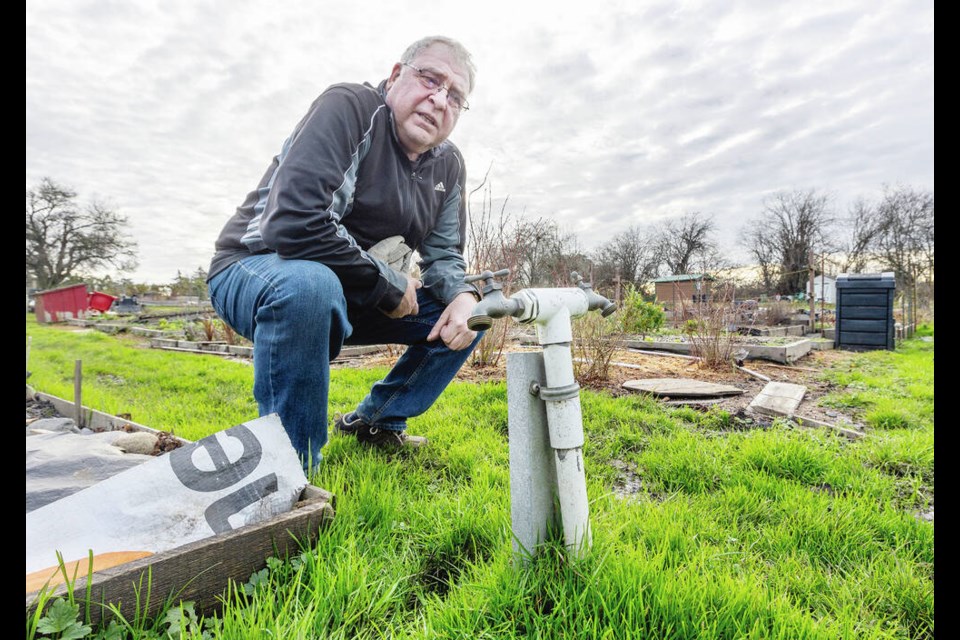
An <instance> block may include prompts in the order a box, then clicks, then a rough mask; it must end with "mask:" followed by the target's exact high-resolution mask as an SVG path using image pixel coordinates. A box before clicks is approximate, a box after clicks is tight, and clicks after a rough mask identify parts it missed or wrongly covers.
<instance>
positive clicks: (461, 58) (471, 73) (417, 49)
mask: <svg viewBox="0 0 960 640" xmlns="http://www.w3.org/2000/svg"><path fill="white" fill-rule="evenodd" d="M435 44H442V45H443V46H445V47H447V48H448V49H450V51H451V52H452V53H453V57H454V59H455V60H456V61H457V62H458V63H459V64H461V65H463V68H464V69H466V71H467V80H468V81H469V83H470V86H469V87H468V88H467V92H468V93H470V92H472V91H473V86H474V84H475V82H476V74H477V68H476V67H475V66H474V64H473V59H472V58H471V56H470V52H469V51H467V48H466V47H464V46H463V45H462V44H460V43H459V42H457V41H456V40H454V39H453V38H448V37H447V36H427V37H426V38H420V39H419V40H417V41H416V42H414V43H413V44H412V45H410V46H409V47H407V50H406V51H404V52H403V55H402V56H400V62H405V63H410V62H412V61H413V59H414V58H416V57H417V56H418V55H420V53H421V52H422V51H423V50H424V49H426V48H427V47H429V46H431V45H435Z"/></svg>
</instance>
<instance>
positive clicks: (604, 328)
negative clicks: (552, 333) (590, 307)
mask: <svg viewBox="0 0 960 640" xmlns="http://www.w3.org/2000/svg"><path fill="white" fill-rule="evenodd" d="M572 328H573V346H572V350H573V374H574V377H575V378H576V379H577V382H578V383H579V384H581V385H584V386H586V385H588V384H591V383H597V382H604V381H606V380H609V379H610V362H611V361H612V360H613V355H614V354H615V353H616V352H617V350H618V349H620V348H621V347H623V343H624V339H625V337H626V334H625V333H624V330H623V322H622V321H621V319H620V316H619V314H614V315H612V316H608V317H606V318H604V317H603V316H601V315H600V314H599V313H595V312H590V313H587V314H586V315H583V316H580V317H579V318H574V319H573V322H572Z"/></svg>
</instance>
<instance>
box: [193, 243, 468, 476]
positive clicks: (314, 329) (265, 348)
mask: <svg viewBox="0 0 960 640" xmlns="http://www.w3.org/2000/svg"><path fill="white" fill-rule="evenodd" d="M209 287H210V300H211V302H212V303H213V306H214V309H215V310H216V312H217V314H218V315H219V316H220V317H221V318H222V319H223V320H224V321H226V322H227V323H228V324H229V325H230V326H231V327H232V328H233V329H234V330H235V331H236V332H237V333H239V334H240V335H242V336H243V337H245V338H247V339H248V340H251V341H252V342H253V375H254V382H253V395H254V398H256V400H257V405H258V406H259V410H260V415H267V414H270V413H277V414H278V415H279V416H280V420H281V422H282V423H283V426H284V428H285V429H286V431H287V433H288V434H289V436H290V441H291V442H292V443H293V446H294V448H295V449H296V451H297V453H298V454H299V455H300V457H301V459H302V460H303V464H304V468H305V469H307V470H308V472H309V471H310V470H311V469H312V468H314V467H316V465H317V464H318V463H319V462H320V460H321V459H322V456H321V454H320V449H321V448H323V446H324V445H325V444H326V443H327V395H328V389H329V386H330V361H331V360H333V359H334V358H336V357H337V355H338V354H339V353H340V348H341V347H342V346H343V345H344V344H356V345H362V344H405V345H408V348H407V350H406V351H405V352H404V354H403V355H402V356H401V357H400V359H399V360H398V361H397V363H396V364H395V365H394V366H393V369H391V370H390V372H389V373H388V374H387V376H386V377H385V378H384V379H383V380H381V381H379V382H377V383H376V384H375V385H374V386H373V388H372V389H371V390H370V393H369V394H367V397H366V398H364V399H363V401H362V402H361V403H360V404H359V405H358V406H357V409H356V413H357V415H358V416H359V417H360V419H361V420H363V421H364V422H366V423H367V424H373V425H376V426H377V427H380V428H383V429H392V430H397V431H400V430H403V429H405V428H406V425H407V419H408V418H411V417H413V416H418V415H420V414H422V413H423V412H424V411H426V410H427V409H429V408H430V407H431V406H432V405H433V403H434V402H435V401H436V399H437V398H438V397H439V396H440V394H441V393H442V392H443V390H444V389H445V388H446V386H447V385H448V384H449V383H450V381H451V380H453V378H454V376H455V375H456V374H457V371H459V370H460V367H461V366H463V363H464V362H466V360H467V358H468V357H469V356H470V353H471V351H472V350H473V347H475V346H476V344H477V342H479V340H480V337H481V335H479V334H478V335H477V338H476V340H474V342H473V344H472V345H471V346H470V347H469V348H467V349H463V350H461V351H453V350H451V349H449V348H447V346H446V345H445V344H444V343H443V340H441V339H439V338H438V339H436V340H434V341H431V342H427V341H426V337H427V334H428V333H430V329H432V328H433V325H434V324H436V322H437V320H438V319H439V318H440V314H441V313H443V310H444V308H445V305H444V304H443V303H442V302H438V301H437V300H435V299H434V298H433V296H431V295H429V294H428V293H425V292H424V290H423V289H420V290H419V291H418V296H417V297H418V303H419V306H420V310H419V313H418V314H417V315H416V316H408V317H406V318H399V319H392V318H388V317H387V316H385V315H384V314H383V313H381V312H380V311H377V310H376V309H369V310H359V311H358V310H353V309H350V310H348V309H347V303H346V299H345V298H344V295H343V288H342V286H341V284H340V280H339V278H338V277H337V276H336V274H335V273H334V272H333V271H331V270H330V269H329V268H328V267H326V266H324V265H322V264H320V263H318V262H312V261H308V260H284V259H281V258H279V257H277V255H276V254H273V253H270V254H263V255H255V256H248V257H246V258H243V259H242V260H240V261H238V262H236V263H234V264H232V265H231V266H230V267H228V268H227V269H225V270H224V271H222V272H220V273H218V274H217V275H216V276H214V277H213V278H212V279H211V280H210V284H209Z"/></svg>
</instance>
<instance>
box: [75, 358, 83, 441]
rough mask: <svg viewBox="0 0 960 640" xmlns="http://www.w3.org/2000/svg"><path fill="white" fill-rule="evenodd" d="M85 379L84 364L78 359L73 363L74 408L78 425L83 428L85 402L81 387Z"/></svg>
mask: <svg viewBox="0 0 960 640" xmlns="http://www.w3.org/2000/svg"><path fill="white" fill-rule="evenodd" d="M82 380H83V364H82V361H80V360H77V361H76V362H74V364H73V408H74V416H75V418H74V420H75V422H76V423H77V426H78V427H80V428H81V429H82V428H83V402H82V398H81V395H80V387H81V384H82Z"/></svg>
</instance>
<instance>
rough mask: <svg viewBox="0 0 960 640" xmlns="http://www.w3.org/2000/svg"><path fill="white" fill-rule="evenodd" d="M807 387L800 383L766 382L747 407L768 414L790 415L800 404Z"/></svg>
mask: <svg viewBox="0 0 960 640" xmlns="http://www.w3.org/2000/svg"><path fill="white" fill-rule="evenodd" d="M806 393H807V388H806V387H805V386H804V385H802V384H790V383H788V382H768V383H767V384H766V386H765V387H764V388H763V389H761V390H760V393H758V394H757V396H756V397H755V398H754V399H753V400H751V401H750V405H749V406H748V407H747V409H748V410H750V411H756V412H757V413H762V414H764V415H768V416H786V417H788V418H789V417H791V416H793V413H794V412H795V411H796V410H797V407H799V406H800V402H801V401H802V400H803V396H804V394H806Z"/></svg>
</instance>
